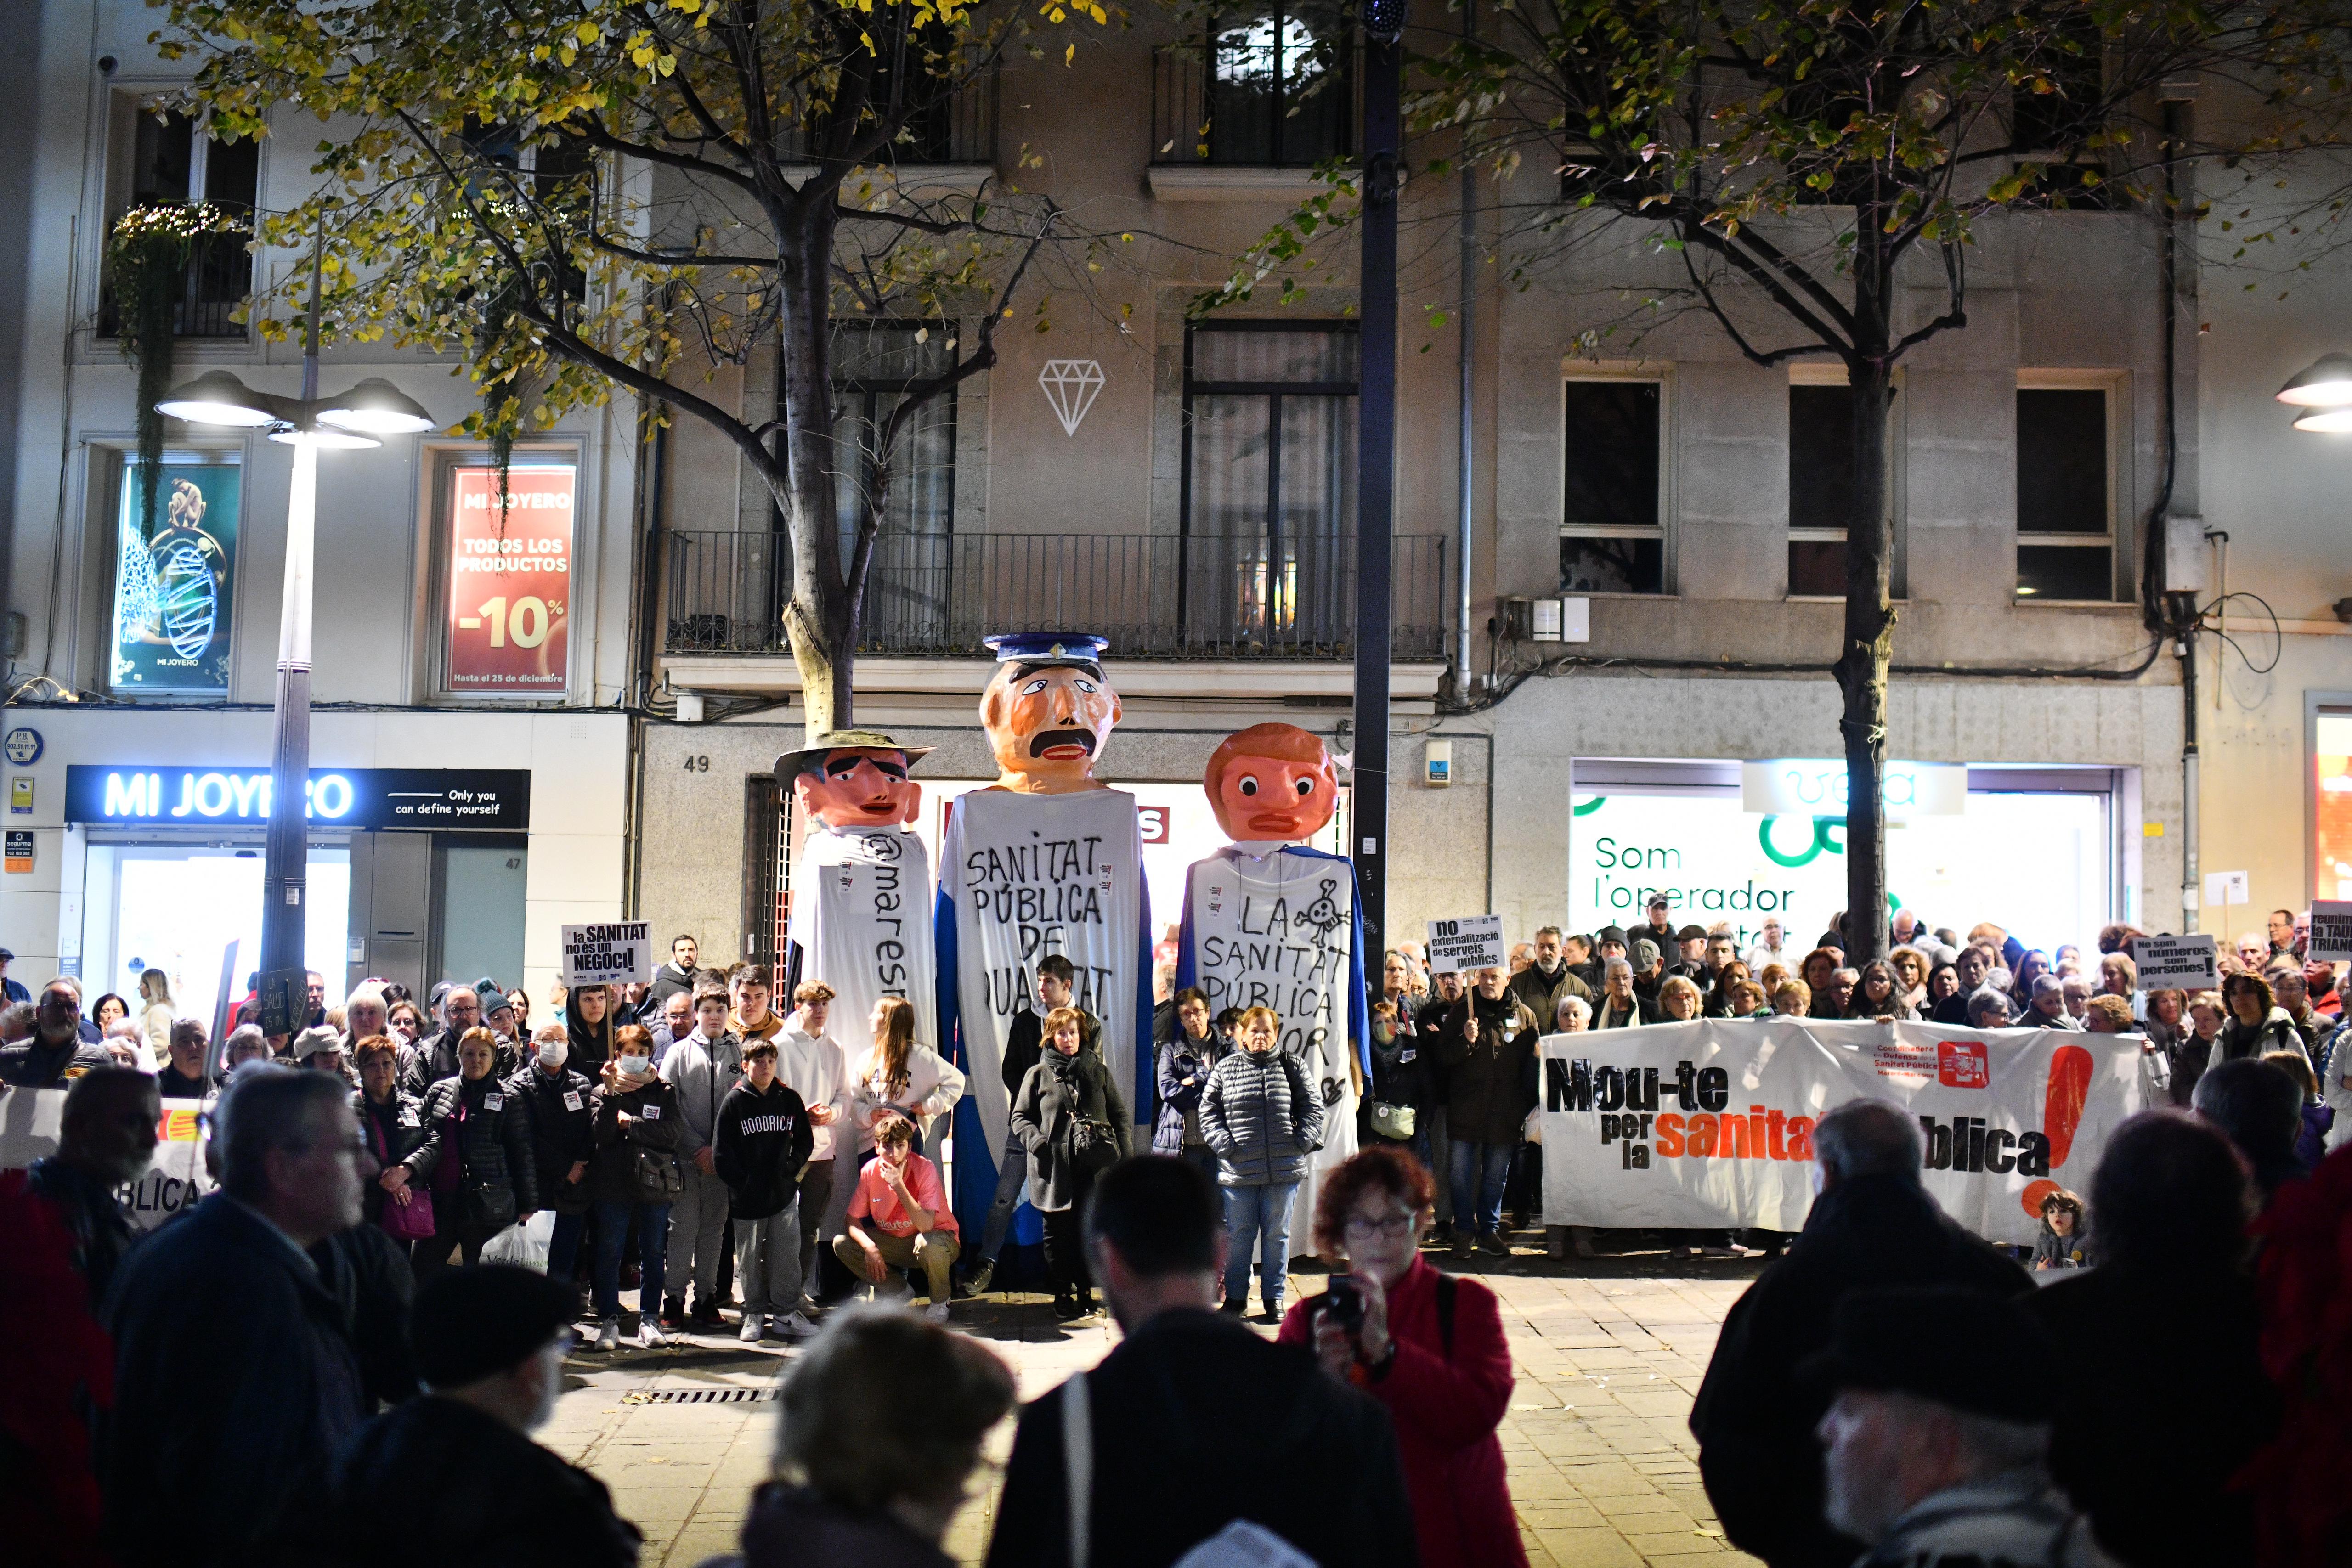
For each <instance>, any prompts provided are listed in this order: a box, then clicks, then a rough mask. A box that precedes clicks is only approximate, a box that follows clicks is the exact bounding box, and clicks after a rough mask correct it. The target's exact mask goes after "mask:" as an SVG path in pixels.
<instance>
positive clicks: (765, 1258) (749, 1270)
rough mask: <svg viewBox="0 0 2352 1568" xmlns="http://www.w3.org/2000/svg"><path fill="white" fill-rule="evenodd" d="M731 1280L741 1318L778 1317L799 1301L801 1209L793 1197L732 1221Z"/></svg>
mask: <svg viewBox="0 0 2352 1568" xmlns="http://www.w3.org/2000/svg"><path fill="white" fill-rule="evenodd" d="M735 1283H736V1285H737V1286H738V1287H739V1288H740V1290H741V1291H742V1292H743V1318H744V1321H745V1322H750V1321H751V1319H753V1318H755V1317H770V1316H776V1317H781V1316H782V1315H783V1314H784V1313H786V1312H795V1311H797V1310H799V1307H800V1301H801V1212H800V1200H799V1199H797V1198H795V1199H794V1200H793V1201H792V1202H791V1203H788V1204H786V1205H784V1207H783V1208H782V1210H781V1211H779V1212H777V1213H775V1214H771V1215H769V1216H768V1217H767V1218H764V1219H739V1220H737V1221H736V1222H735Z"/></svg>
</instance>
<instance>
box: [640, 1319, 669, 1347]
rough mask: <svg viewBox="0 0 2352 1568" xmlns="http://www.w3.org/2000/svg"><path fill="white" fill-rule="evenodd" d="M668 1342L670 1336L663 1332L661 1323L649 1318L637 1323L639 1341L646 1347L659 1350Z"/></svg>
mask: <svg viewBox="0 0 2352 1568" xmlns="http://www.w3.org/2000/svg"><path fill="white" fill-rule="evenodd" d="M637 1343H638V1344H639V1345H641V1346H642V1347H644V1348H645V1349H646V1350H659V1349H661V1347H662V1346H664V1345H666V1344H667V1343H669V1336H668V1335H667V1334H665V1333H662V1332H661V1325H660V1324H659V1323H657V1322H654V1321H653V1320H652V1319H650V1318H648V1319H646V1321H645V1322H641V1323H639V1324H638V1325H637Z"/></svg>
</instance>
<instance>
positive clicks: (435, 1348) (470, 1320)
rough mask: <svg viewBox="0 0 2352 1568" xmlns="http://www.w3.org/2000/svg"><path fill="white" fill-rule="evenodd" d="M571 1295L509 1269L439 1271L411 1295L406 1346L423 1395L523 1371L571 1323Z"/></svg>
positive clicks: (484, 1265) (544, 1280)
mask: <svg viewBox="0 0 2352 1568" xmlns="http://www.w3.org/2000/svg"><path fill="white" fill-rule="evenodd" d="M571 1321H572V1291H571V1290H570V1289H569V1288H568V1287H566V1286H563V1285H561V1284H558V1283H557V1282H556V1281H553V1280H551V1279H549V1278H548V1277H547V1276H546V1275H544V1274H541V1273H539V1272H537V1271H535V1270H530V1269H518V1268H516V1267H514V1266H513V1265H511V1264H507V1263H481V1264H477V1265H475V1266H474V1267H473V1268H470V1269H444V1270H439V1271H438V1272H437V1273H436V1274H435V1276H434V1277H433V1278H432V1279H431V1280H429V1281H426V1282H425V1286H424V1288H423V1289H422V1290H420V1291H417V1292H416V1305H415V1308H414V1309H412V1310H411V1312H410V1313H409V1319H408V1341H409V1343H410V1345H411V1346H412V1347H413V1348H414V1349H415V1352H416V1373H417V1375H418V1376H419V1377H421V1378H423V1379H424V1381H425V1386H426V1387H427V1388H434V1389H442V1388H461V1387H463V1386H464V1385H467V1384H468V1383H474V1382H478V1381H479V1380H480V1379H482V1378H485V1377H488V1376H491V1375H494V1374H497V1373H500V1372H505V1371H507V1370H509V1368H512V1367H516V1366H520V1364H522V1363H523V1361H524V1360H525V1358H527V1357H529V1356H530V1355H531V1354H534V1353H535V1352H537V1351H538V1350H539V1348H540V1347H541V1345H543V1344H545V1343H547V1342H548V1341H549V1340H551V1339H552V1338H553V1337H555V1332H556V1331H557V1330H558V1329H561V1328H562V1327H563V1326H564V1325H565V1324H567V1323H569V1322H571Z"/></svg>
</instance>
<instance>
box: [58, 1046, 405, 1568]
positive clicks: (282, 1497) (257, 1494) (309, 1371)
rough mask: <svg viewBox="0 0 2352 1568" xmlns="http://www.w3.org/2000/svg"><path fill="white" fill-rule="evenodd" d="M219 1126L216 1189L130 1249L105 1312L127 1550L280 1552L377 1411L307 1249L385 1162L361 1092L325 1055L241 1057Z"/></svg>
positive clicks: (106, 1484)
mask: <svg viewBox="0 0 2352 1568" xmlns="http://www.w3.org/2000/svg"><path fill="white" fill-rule="evenodd" d="M213 1136H214V1140H215V1149H216V1151H217V1152H218V1154H219V1155H220V1166H221V1169H220V1182H221V1185H220V1190H218V1191H216V1192H215V1193H213V1194H211V1195H210V1196H209V1197H206V1198H205V1200H204V1201H203V1202H201V1203H199V1204H198V1205H196V1207H195V1208H194V1210H193V1211H192V1212H191V1213H189V1214H188V1215H187V1216H186V1217H184V1218H181V1219H178V1220H175V1221H173V1223H172V1224H170V1225H167V1226H165V1227H164V1228H163V1229H161V1230H159V1231H157V1232H156V1233H155V1234H154V1235H153V1236H152V1237H150V1238H149V1239H147V1240H146V1241H145V1242H144V1243H142V1245H141V1246H139V1247H136V1248H134V1249H131V1253H130V1255H129V1256H128V1257H127V1258H125V1259H124V1260H123V1263H122V1267H121V1269H120V1270H118V1271H117V1272H116V1274H115V1278H114V1286H113V1289H112V1290H111V1291H110V1292H109V1295H108V1298H107V1302H106V1306H105V1310H104V1312H103V1313H102V1317H103V1320H104V1322H105V1324H106V1327H107V1329H108V1331H109V1332H110V1333H111V1334H112V1335H113V1336H114V1345H115V1361H114V1371H115V1375H114V1391H115V1405H114V1410H113V1413H112V1416H110V1419H109V1420H108V1421H107V1422H106V1424H105V1427H104V1429H103V1432H102V1435H101V1439H100V1455H99V1483H100V1490H102V1491H103V1493H104V1494H105V1498H106V1524H107V1535H108V1542H109V1544H110V1546H111V1547H112V1548H113V1551H114V1555H115V1559H116V1561H117V1562H119V1563H121V1564H123V1568H150V1565H153V1568H167V1565H168V1568H215V1565H216V1568H255V1565H257V1564H268V1563H273V1562H276V1561H278V1560H280V1555H281V1552H283V1550H284V1547H285V1543H286V1538H287V1535H288V1533H289V1527H290V1526H291V1525H293V1524H294V1523H295V1521H296V1519H297V1516H298V1513H299V1510H300V1509H301V1508H302V1507H303V1506H304V1505H306V1504H308V1503H310V1502H311V1501H313V1500H315V1499H316V1498H317V1496H318V1494H319V1483H320V1480H321V1479H323V1473H324V1469H325V1466H326V1463H327V1459H328V1458H329V1456H331V1455H332V1454H333V1453H334V1451H335V1450H336V1448H339V1447H340V1446H341V1443H342V1442H343V1440H344V1439H345V1438H346V1437H349V1436H350V1435H351V1434H352V1432H353V1431H355V1430H356V1429H357V1428H358V1427H359V1425H360V1423H361V1422H362V1420H363V1419H364V1418H365V1416H366V1408H365V1403H364V1398H365V1396H364V1394H363V1392H362V1383H361V1377H360V1369H359V1365H358V1363H357V1361H356V1359H355V1358H354V1357H353V1355H352V1349H351V1345H350V1343H348V1341H346V1339H345V1338H344V1323H343V1316H342V1309H341V1303H339V1302H338V1301H336V1299H335V1296H334V1293H333V1291H331V1290H330V1289H329V1288H328V1286H327V1285H326V1283H325V1282H324V1281H321V1280H320V1275H319V1270H318V1267H317V1265H316V1264H315V1263H313V1262H312V1261H311V1260H310V1255H309V1250H308V1249H310V1248H311V1247H314V1246H316V1245H317V1244H318V1243H320V1242H321V1241H323V1240H325V1239H327V1238H329V1237H331V1236H332V1235H334V1234H335V1233H336V1232H337V1231H339V1230H343V1229H347V1228H350V1227H352V1226H354V1225H356V1224H358V1223H359V1219H360V1184H361V1182H362V1180H365V1179H367V1178H369V1177H372V1176H373V1175H374V1162H373V1160H371V1159H369V1158H368V1156H367V1155H366V1154H365V1153H364V1151H363V1150H362V1147H361V1145H360V1140H359V1134H358V1130H357V1129H356V1128H355V1127H354V1126H353V1124H352V1113H351V1107H350V1098H349V1095H348V1094H347V1092H345V1090H344V1088H343V1086H342V1084H341V1081H340V1080H338V1079H335V1078H331V1077H330V1076H328V1075H327V1074H325V1073H321V1072H299V1071H293V1070H291V1069H288V1068H280V1067H272V1066H267V1065H263V1066H251V1067H247V1068H246V1069H245V1070H244V1071H242V1072H240V1073H238V1075H237V1079H236V1082H235V1083H234V1084H232V1085H231V1086H230V1087H229V1089H228V1091H227V1092H226V1093H225V1094H223V1095H222V1097H221V1101H220V1103H219V1105H218V1106H217V1107H216V1108H215V1111H214V1133H213ZM299 1560H301V1561H310V1560H311V1559H310V1558H309V1557H307V1556H301V1557H299Z"/></svg>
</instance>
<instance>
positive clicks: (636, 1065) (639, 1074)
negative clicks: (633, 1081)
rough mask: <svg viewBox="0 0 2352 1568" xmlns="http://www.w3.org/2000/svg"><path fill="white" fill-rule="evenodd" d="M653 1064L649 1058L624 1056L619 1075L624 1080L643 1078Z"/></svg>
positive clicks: (652, 1060)
mask: <svg viewBox="0 0 2352 1568" xmlns="http://www.w3.org/2000/svg"><path fill="white" fill-rule="evenodd" d="M653 1064H654V1059H653V1058H652V1057H650V1056H625V1057H623V1058H621V1075H622V1076H623V1077H625V1078H643V1077H644V1076H645V1075H646V1073H647V1072H648V1071H651V1070H652V1068H653Z"/></svg>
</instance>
